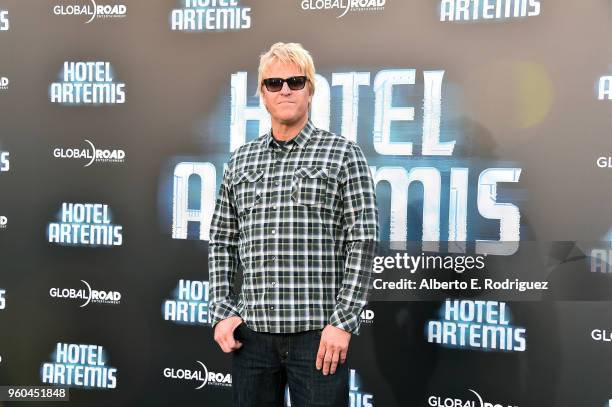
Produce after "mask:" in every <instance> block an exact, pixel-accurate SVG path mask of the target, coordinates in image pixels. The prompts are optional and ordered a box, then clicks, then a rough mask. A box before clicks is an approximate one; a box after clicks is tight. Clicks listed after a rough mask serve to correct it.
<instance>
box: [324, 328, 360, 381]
mask: <svg viewBox="0 0 612 407" xmlns="http://www.w3.org/2000/svg"><path fill="white" fill-rule="evenodd" d="M350 340H351V333H350V332H347V331H345V330H343V329H340V328H336V327H335V326H333V325H327V326H326V327H325V328H324V329H323V332H321V342H320V343H319V351H318V352H317V363H316V365H317V370H321V368H323V374H324V375H327V374H328V373H331V374H334V373H336V367H337V366H338V362H340V363H344V362H346V354H347V352H348V345H349V341H350Z"/></svg>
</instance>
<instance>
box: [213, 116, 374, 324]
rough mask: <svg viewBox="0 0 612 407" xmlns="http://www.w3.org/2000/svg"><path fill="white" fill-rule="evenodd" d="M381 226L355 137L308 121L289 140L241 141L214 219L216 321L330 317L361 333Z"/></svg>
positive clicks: (273, 321)
mask: <svg viewBox="0 0 612 407" xmlns="http://www.w3.org/2000/svg"><path fill="white" fill-rule="evenodd" d="M378 229H379V226H378V209H377V206H376V196H375V186H374V182H373V179H372V174H371V172H370V169H369V167H368V164H367V162H366V159H365V156H364V155H363V152H362V151H361V148H360V147H359V146H358V145H357V144H356V143H354V142H352V141H349V140H347V139H345V138H344V137H341V136H338V135H336V134H333V133H330V132H327V131H324V130H321V129H318V128H315V127H314V125H313V124H312V122H311V121H310V120H308V122H307V124H306V125H305V126H304V128H303V129H302V130H301V132H300V133H299V134H298V135H297V136H296V137H294V138H293V139H292V140H291V141H289V142H288V143H287V144H286V145H285V146H281V145H280V144H279V143H277V142H276V141H275V140H274V138H273V137H272V131H271V130H270V131H269V132H268V133H266V134H264V135H263V136H260V137H258V138H257V139H255V140H253V141H250V142H248V143H246V144H244V145H242V146H241V147H239V148H238V149H236V150H235V151H234V153H233V154H232V155H231V158H230V161H229V163H228V165H227V167H226V169H225V171H224V173H223V180H222V183H221V187H220V189H219V195H218V198H217V201H216V206H215V212H214V215H213V218H212V222H211V225H210V240H209V259H208V260H209V263H208V264H209V284H210V285H209V314H210V324H211V326H213V327H214V326H215V324H216V323H217V322H219V321H220V320H222V319H225V318H228V317H230V316H233V315H238V316H240V317H241V318H242V319H243V320H244V321H245V323H246V324H247V325H248V326H249V327H251V328H252V329H254V330H256V331H263V332H273V333H289V332H301V331H306V330H312V329H321V328H323V327H325V326H326V325H327V324H331V325H333V326H336V327H338V328H341V329H343V330H345V331H348V332H351V333H353V334H359V327H360V324H361V320H360V316H359V314H360V313H361V311H362V310H363V308H364V307H365V305H366V303H367V296H368V292H369V291H370V289H371V282H372V277H371V272H372V262H373V256H374V253H375V250H376V249H375V248H376V242H377V239H378ZM238 271H241V272H242V273H243V274H242V275H243V282H242V290H241V292H240V293H237V292H236V287H235V281H236V274H237V272H238Z"/></svg>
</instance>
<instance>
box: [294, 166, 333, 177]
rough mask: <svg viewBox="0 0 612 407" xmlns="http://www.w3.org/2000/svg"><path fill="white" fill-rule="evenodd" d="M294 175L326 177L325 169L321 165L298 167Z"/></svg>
mask: <svg viewBox="0 0 612 407" xmlns="http://www.w3.org/2000/svg"><path fill="white" fill-rule="evenodd" d="M294 175H295V176H296V177H298V178H327V169H326V168H321V167H300V168H298V169H297V170H295V173H294Z"/></svg>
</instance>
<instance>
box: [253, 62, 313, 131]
mask: <svg viewBox="0 0 612 407" xmlns="http://www.w3.org/2000/svg"><path fill="white" fill-rule="evenodd" d="M300 75H304V73H303V72H302V71H301V70H300V68H298V67H297V66H296V65H295V64H292V63H289V64H284V63H280V62H273V63H272V64H270V66H268V69H267V71H266V72H264V75H263V79H267V78H283V79H287V78H289V77H291V76H300ZM261 95H262V98H263V101H264V105H265V106H266V109H268V112H270V116H271V117H272V121H273V122H277V123H281V124H285V125H292V124H295V123H299V122H300V121H301V120H303V119H304V118H305V117H307V116H308V104H309V103H310V102H311V100H312V96H311V95H310V82H309V81H306V86H304V88H303V89H300V90H291V89H289V85H287V83H286V82H285V83H283V88H282V89H281V90H280V91H278V92H270V91H268V89H266V85H264V84H261Z"/></svg>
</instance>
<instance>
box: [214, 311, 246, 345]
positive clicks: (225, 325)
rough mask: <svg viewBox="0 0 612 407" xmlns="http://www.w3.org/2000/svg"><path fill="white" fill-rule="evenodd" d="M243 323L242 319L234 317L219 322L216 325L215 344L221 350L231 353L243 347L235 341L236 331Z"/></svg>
mask: <svg viewBox="0 0 612 407" xmlns="http://www.w3.org/2000/svg"><path fill="white" fill-rule="evenodd" d="M241 323H242V318H240V317H239V316H236V315H235V316H233V317H229V318H225V319H224V320H221V321H219V322H217V324H216V325H215V342H217V343H218V344H219V346H220V347H221V350H222V351H223V352H225V353H230V352H232V351H234V350H236V349H240V348H241V347H242V342H240V341H237V340H235V339H234V329H236V327H237V326H238V325H240V324H241Z"/></svg>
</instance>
